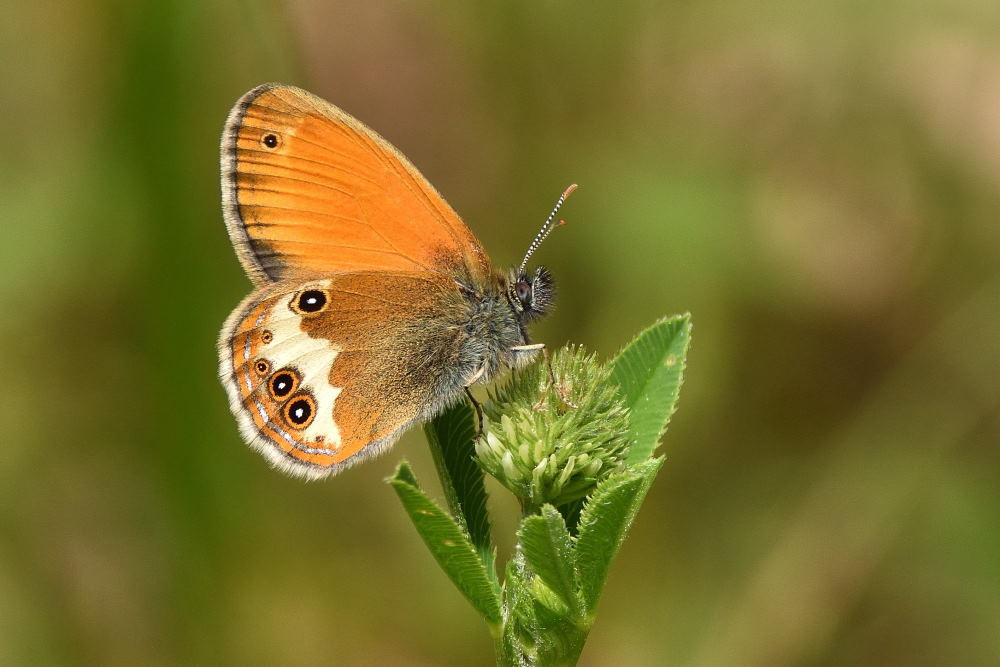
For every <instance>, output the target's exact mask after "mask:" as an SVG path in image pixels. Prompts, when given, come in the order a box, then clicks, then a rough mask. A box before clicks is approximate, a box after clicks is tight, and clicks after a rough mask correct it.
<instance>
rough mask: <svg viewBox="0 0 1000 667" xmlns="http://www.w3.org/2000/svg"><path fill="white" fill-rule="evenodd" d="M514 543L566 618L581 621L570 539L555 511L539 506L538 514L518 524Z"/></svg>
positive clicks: (549, 506)
mask: <svg viewBox="0 0 1000 667" xmlns="http://www.w3.org/2000/svg"><path fill="white" fill-rule="evenodd" d="M518 542H519V543H520V545H521V549H522V551H523V553H524V558H525V562H526V563H527V565H528V567H529V568H530V569H531V571H532V572H534V573H535V574H536V575H537V576H538V578H539V579H541V580H542V583H543V584H545V586H546V587H547V588H548V589H549V590H551V591H552V592H553V593H554V594H555V595H556V596H557V597H558V598H560V600H561V601H562V603H563V606H564V607H566V608H568V610H569V613H570V615H572V616H573V617H574V618H576V619H583V617H584V613H583V607H582V605H581V602H580V596H579V593H578V592H577V590H578V583H577V580H576V555H575V554H574V552H573V539H572V538H571V537H570V536H569V531H568V530H567V529H566V523H565V522H564V521H563V518H562V515H561V514H559V511H558V510H556V508H555V507H553V506H552V505H543V506H542V512H541V514H535V515H533V516H529V517H527V518H526V519H525V520H524V521H522V522H521V530H520V534H519V535H518ZM536 597H537V596H536Z"/></svg>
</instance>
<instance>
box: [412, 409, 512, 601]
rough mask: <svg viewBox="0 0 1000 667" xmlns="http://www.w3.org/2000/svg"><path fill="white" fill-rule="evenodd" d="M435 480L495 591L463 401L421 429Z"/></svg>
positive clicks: (482, 495) (482, 491) (471, 430)
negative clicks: (435, 468)
mask: <svg viewBox="0 0 1000 667" xmlns="http://www.w3.org/2000/svg"><path fill="white" fill-rule="evenodd" d="M424 433H425V434H426V435H427V442H428V444H429V445H430V449H431V455H432V456H433V457H434V464H435V465H436V466H437V471H438V477H440V478H441V486H442V488H443V489H444V495H445V499H446V500H447V502H448V509H450V510H451V514H452V516H454V517H455V520H456V521H458V523H459V525H460V526H462V527H463V528H464V529H465V530H466V531H467V532H468V533H469V538H470V539H471V540H472V544H473V545H474V546H475V547H476V551H478V552H479V557H480V558H481V559H482V560H483V563H484V564H485V565H486V571H487V573H489V575H490V578H491V579H493V580H494V583H495V585H496V587H497V589H498V590H499V586H500V583H499V580H497V575H496V567H495V565H494V562H495V559H496V549H495V548H494V546H493V540H492V537H491V535H490V517H489V513H488V512H487V509H486V486H485V484H484V483H483V471H482V469H481V468H480V467H479V465H478V464H477V463H476V460H475V458H474V457H475V453H476V452H475V448H474V446H473V442H474V440H475V437H476V425H475V422H474V419H473V411H472V407H471V406H470V405H469V404H468V403H467V402H465V401H462V402H461V403H457V404H456V405H454V406H453V407H451V408H449V409H447V410H445V411H444V412H443V413H441V414H440V415H439V416H438V417H436V418H435V419H434V420H432V421H431V422H430V423H428V424H426V425H424Z"/></svg>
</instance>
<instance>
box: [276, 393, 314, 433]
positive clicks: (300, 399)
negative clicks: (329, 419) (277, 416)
mask: <svg viewBox="0 0 1000 667" xmlns="http://www.w3.org/2000/svg"><path fill="white" fill-rule="evenodd" d="M284 412H285V419H286V420H287V421H288V423H289V424H291V425H292V426H293V427H294V428H298V429H302V428H305V427H306V426H308V425H309V423H310V422H312V420H313V417H315V416H316V401H314V400H313V397H312V396H310V395H309V394H305V393H303V394H298V395H296V396H293V397H292V398H291V399H290V400H289V401H288V403H287V404H286V405H285V411H284Z"/></svg>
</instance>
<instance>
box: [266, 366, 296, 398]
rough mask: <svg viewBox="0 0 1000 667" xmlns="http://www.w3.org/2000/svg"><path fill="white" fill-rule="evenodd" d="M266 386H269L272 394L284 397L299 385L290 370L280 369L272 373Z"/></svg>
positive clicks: (276, 396)
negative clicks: (272, 375) (278, 371)
mask: <svg viewBox="0 0 1000 667" xmlns="http://www.w3.org/2000/svg"><path fill="white" fill-rule="evenodd" d="M268 386H269V387H270V388H271V395H272V396H274V397H275V398H279V399H280V398H284V397H285V396H288V395H289V394H291V393H292V392H293V391H295V389H296V388H297V387H298V386H299V378H298V376H296V375H295V373H293V372H292V371H281V372H280V373H275V374H274V377H272V378H271V382H270V384H269V385H268Z"/></svg>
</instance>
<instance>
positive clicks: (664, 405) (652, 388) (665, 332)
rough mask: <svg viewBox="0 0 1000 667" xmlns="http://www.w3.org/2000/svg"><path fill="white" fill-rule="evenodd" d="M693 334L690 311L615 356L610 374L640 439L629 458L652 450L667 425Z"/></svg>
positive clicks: (642, 335)
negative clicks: (688, 313) (629, 412)
mask: <svg viewBox="0 0 1000 667" xmlns="http://www.w3.org/2000/svg"><path fill="white" fill-rule="evenodd" d="M690 340H691V316H690V315H678V316H675V317H670V318H665V319H662V320H660V321H658V322H657V323H656V324H654V325H653V326H651V327H649V328H648V329H646V330H645V331H642V332H641V333H640V334H639V335H638V336H636V337H635V338H634V339H632V342H630V343H629V344H628V345H626V346H625V347H624V348H623V349H622V351H621V352H619V353H618V356H617V357H615V359H614V360H613V361H612V362H611V363H612V371H611V380H612V381H613V382H615V383H617V384H618V386H619V387H620V388H621V392H622V396H624V397H625V404H626V405H627V406H628V407H629V409H631V411H632V429H631V431H632V437H633V438H634V439H635V442H634V444H633V445H632V449H631V450H630V452H629V455H628V458H627V460H626V462H627V463H629V464H632V463H639V462H640V461H645V460H646V459H648V458H649V457H650V456H652V454H653V451H654V450H655V449H656V445H657V444H658V443H659V441H660V437H661V436H662V435H663V432H664V431H665V430H666V428H667V422H669V421H670V416H671V415H672V414H673V413H674V409H675V408H676V406H677V395H678V393H679V392H680V388H681V382H683V380H684V366H685V360H686V357H687V349H688V343H689V342H690Z"/></svg>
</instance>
